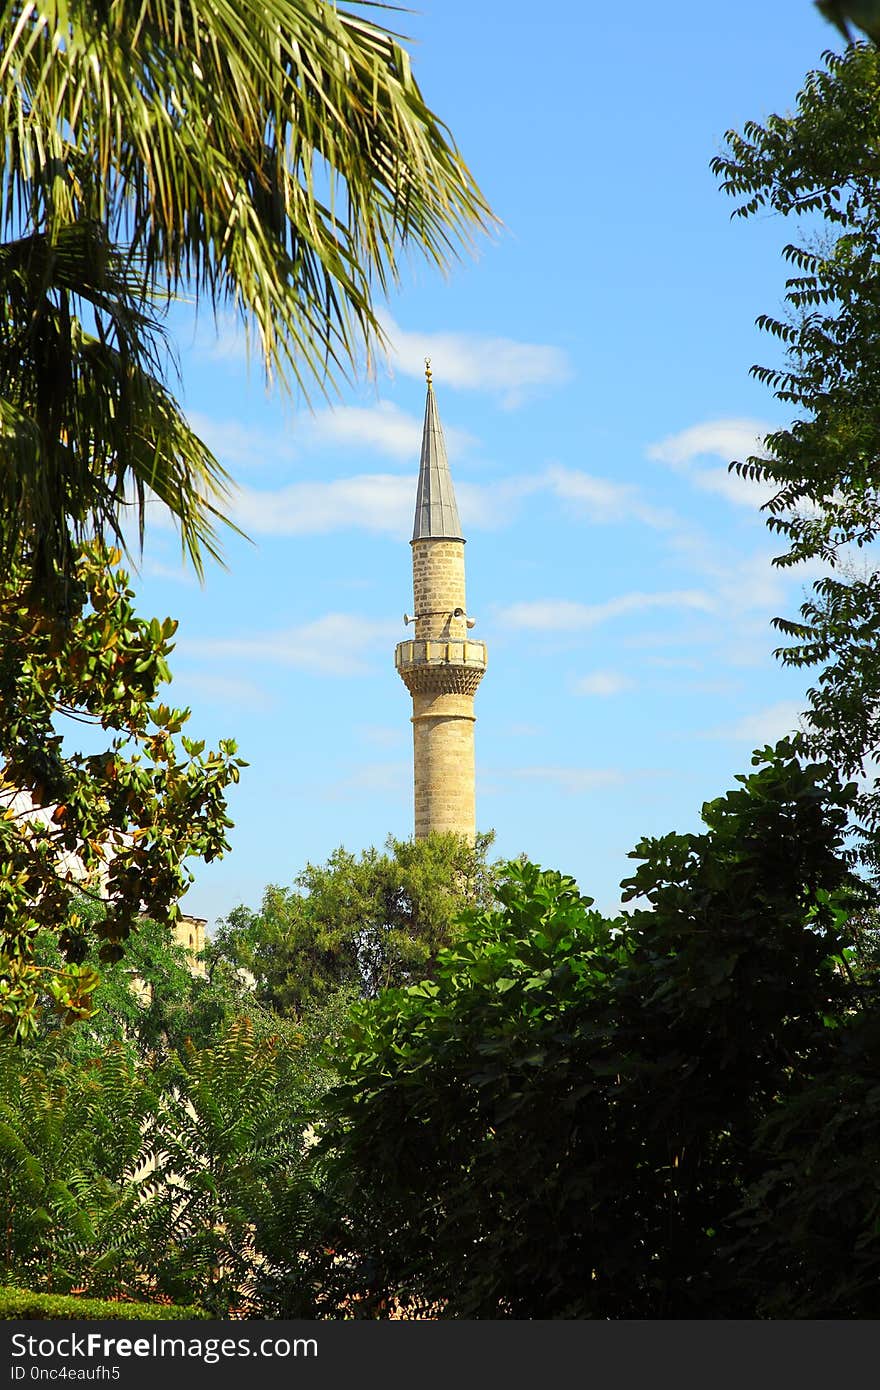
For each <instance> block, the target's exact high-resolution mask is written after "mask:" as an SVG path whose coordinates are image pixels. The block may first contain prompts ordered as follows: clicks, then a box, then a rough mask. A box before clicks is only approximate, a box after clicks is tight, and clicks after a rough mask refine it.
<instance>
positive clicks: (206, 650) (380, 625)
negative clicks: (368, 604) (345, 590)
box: [178, 613, 398, 676]
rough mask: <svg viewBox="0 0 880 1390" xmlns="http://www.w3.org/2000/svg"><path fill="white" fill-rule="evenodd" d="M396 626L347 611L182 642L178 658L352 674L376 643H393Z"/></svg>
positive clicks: (359, 670) (358, 671) (362, 665)
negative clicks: (271, 628) (294, 624)
mask: <svg viewBox="0 0 880 1390" xmlns="http://www.w3.org/2000/svg"><path fill="white" fill-rule="evenodd" d="M397 631H398V624H396V623H392V622H373V621H370V620H369V619H368V618H361V617H358V616H356V615H355V614H349V613H328V614H327V615H326V616H325V617H323V618H317V619H315V621H314V622H311V623H303V624H302V625H301V626H299V627H290V628H284V629H282V630H280V631H278V632H264V633H254V634H253V635H252V636H233V637H198V638H185V639H184V640H182V641H181V642H179V643H178V649H179V652H180V654H181V655H183V656H185V657H191V656H199V657H211V658H220V659H223V658H228V659H230V660H233V661H239V662H241V661H247V662H250V663H252V664H254V665H258V664H261V663H265V664H269V665H276V666H293V667H297V668H299V669H300V670H303V671H311V672H312V673H314V674H316V675H323V676H356V675H360V674H361V673H362V672H363V671H365V670H367V669H368V663H367V661H366V656H367V654H368V653H369V652H370V651H371V649H372V648H373V647H374V646H375V645H376V644H377V643H380V644H381V643H385V642H392V641H393V640H394V638H395V636H396V635H397Z"/></svg>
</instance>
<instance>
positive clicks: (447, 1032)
mask: <svg viewBox="0 0 880 1390" xmlns="http://www.w3.org/2000/svg"><path fill="white" fill-rule="evenodd" d="M755 762H756V764H757V767H756V771H755V772H754V773H753V774H752V775H751V776H749V777H747V778H745V777H744V778H741V779H740V782H741V786H740V787H739V788H738V789H737V790H735V791H732V792H730V793H729V794H728V795H727V796H726V797H723V798H721V799H719V800H718V801H715V802H712V803H710V804H708V805H707V806H706V807H705V808H704V819H705V821H706V825H707V829H706V831H705V833H703V834H702V835H669V836H665V837H663V838H661V839H656V840H649V841H643V842H642V843H641V844H640V845H639V846H638V848H637V850H636V851H635V853H634V857H635V858H637V859H639V860H640V861H641V862H640V864H639V867H638V869H637V871H636V873H635V874H634V876H633V878H632V879H631V880H630V881H629V883H628V885H627V887H628V890H629V893H630V894H631V896H633V898H636V899H641V900H647V902H648V903H649V904H650V906H649V907H642V906H639V907H637V908H636V910H635V911H633V913H632V914H631V916H629V917H628V918H622V919H617V920H615V921H606V920H605V919H603V918H602V917H601V916H600V915H599V914H597V913H595V912H593V911H592V910H591V908H590V902H589V900H588V899H584V898H582V897H581V896H580V894H579V893H578V891H577V889H576V886H575V884H574V883H573V881H572V880H571V879H566V878H564V877H562V876H561V875H559V874H556V873H549V872H545V871H542V870H540V869H538V868H537V866H535V865H532V864H513V865H509V866H508V868H507V874H506V879H505V881H504V882H503V883H502V884H501V885H500V886H499V888H498V897H499V900H500V904H501V906H500V907H499V908H498V910H496V911H493V912H488V913H483V914H471V915H470V918H469V925H468V927H467V930H466V931H465V933H464V935H463V936H462V937H461V938H460V939H459V940H457V941H456V942H455V944H454V945H453V946H452V947H451V948H450V949H449V950H447V951H444V952H441V954H440V956H439V958H438V963H437V970H436V979H435V980H433V981H425V982H423V983H421V984H419V985H416V986H414V987H413V988H410V989H408V990H406V991H392V992H390V993H388V994H385V995H384V996H382V997H380V998H379V999H378V1000H376V1001H375V1002H373V1003H372V1004H369V1005H364V1006H361V1008H360V1010H359V1011H358V1012H357V1014H356V1021H355V1024H354V1026H353V1028H352V1030H351V1033H350V1036H349V1039H348V1041H347V1044H346V1047H345V1052H344V1056H343V1058H342V1067H343V1076H344V1079H343V1084H342V1085H341V1086H340V1087H339V1088H337V1089H336V1090H335V1091H334V1092H332V1093H331V1095H330V1098H329V1105H330V1110H331V1114H332V1116H333V1123H332V1130H331V1133H330V1136H329V1137H328V1139H327V1141H326V1144H327V1146H328V1150H329V1151H330V1152H332V1153H333V1154H335V1161H336V1163H337V1165H338V1173H339V1175H340V1178H341V1179H343V1180H344V1181H346V1182H347V1184H348V1186H347V1188H343V1190H344V1191H345V1192H346V1200H347V1207H346V1219H344V1220H341V1221H340V1224H339V1233H338V1237H337V1242H338V1248H339V1249H340V1251H341V1252H343V1253H345V1255H346V1256H347V1266H346V1267H347V1269H348V1271H349V1278H350V1282H349V1295H350V1296H355V1297H357V1298H360V1299H361V1300H362V1302H361V1305H360V1306H361V1307H362V1308H363V1309H364V1310H365V1311H369V1312H371V1313H372V1315H377V1312H381V1310H382V1308H383V1307H387V1306H388V1300H389V1299H390V1298H392V1297H399V1298H403V1299H404V1300H406V1299H407V1298H408V1297H415V1298H417V1299H419V1300H422V1301H423V1302H424V1301H427V1302H428V1303H435V1304H437V1305H439V1306H440V1307H441V1308H442V1309H443V1312H444V1315H445V1316H450V1317H483V1318H485V1317H490V1318H497V1317H514V1318H523V1317H536V1318H546V1317H579V1318H582V1317H591V1318H682V1317H699V1318H704V1317H737V1316H739V1317H752V1316H758V1315H761V1311H762V1310H763V1309H765V1307H766V1300H767V1290H766V1288H763V1287H762V1290H761V1294H760V1295H759V1294H758V1293H757V1292H756V1287H755V1285H754V1284H747V1283H746V1282H744V1281H743V1280H741V1279H740V1278H739V1275H738V1269H739V1265H740V1264H741V1263H742V1261H743V1256H742V1255H741V1253H739V1247H738V1242H739V1241H740V1239H741V1234H742V1226H741V1221H742V1218H741V1216H740V1215H738V1213H739V1212H740V1209H741V1208H742V1206H743V1203H744V1201H745V1199H746V1194H747V1192H749V1191H752V1192H755V1191H757V1184H758V1183H759V1182H760V1181H761V1180H763V1179H764V1178H765V1177H766V1161H767V1160H766V1147H765V1146H766V1145H767V1144H768V1143H769V1142H770V1141H769V1139H768V1137H767V1126H768V1125H769V1123H770V1121H771V1120H773V1119H774V1118H775V1117H777V1116H781V1115H785V1114H788V1113H793V1111H790V1110H789V1107H791V1106H794V1105H796V1104H800V1103H801V1100H802V1097H803V1096H804V1095H805V1094H806V1093H807V1092H808V1090H809V1088H810V1086H811V1084H812V1083H813V1081H814V1079H815V1078H818V1077H820V1076H822V1075H824V1073H825V1072H826V1071H827V1069H828V1068H829V1066H831V1065H832V1062H833V1059H834V1056H835V1047H836V1043H837V1040H838V1038H839V1036H840V1030H841V1028H842V1026H843V1024H844V1022H845V1020H847V1019H848V1017H849V1016H850V1014H851V1011H852V1009H853V1008H854V1007H855V1000H854V996H853V993H852V989H851V987H850V981H849V977H848V975H847V972H846V949H847V947H846V935H845V933H846V924H847V916H848V913H849V911H850V910H851V909H852V908H855V907H856V906H858V904H859V902H860V900H861V897H862V890H861V889H860V888H859V885H858V884H857V883H856V882H855V880H853V879H852V878H851V876H850V874H849V872H848V870H847V868H846V865H845V862H844V860H843V857H842V853H841V851H842V845H843V836H844V833H845V827H846V823H847V814H848V808H849V806H850V803H851V801H852V796H853V789H852V788H851V787H850V788H846V789H844V788H842V787H841V786H840V785H839V783H838V782H837V780H836V778H835V776H834V774H833V772H832V770H831V769H830V768H829V767H828V766H827V765H826V766H815V765H814V766H801V765H800V764H799V762H798V759H797V757H796V756H795V752H794V750H793V749H792V747H791V746H789V745H788V744H781V745H780V746H779V747H778V748H777V749H776V750H770V749H766V750H764V753H763V754H761V755H760V756H759V755H756V757H755ZM802 1158H803V1155H802V1154H800V1155H799V1157H797V1158H796V1159H795V1161H796V1162H799V1161H801V1159H802ZM860 1220H861V1214H860V1213H856V1214H855V1215H854V1216H853V1223H854V1225H855V1227H857V1228H858V1229H860V1230H861V1229H862V1227H860V1226H859V1222H860ZM852 1229H853V1224H852V1223H851V1225H850V1227H849V1228H847V1231H846V1233H844V1232H843V1231H839V1232H838V1240H839V1242H840V1243H841V1244H845V1243H846V1242H851V1239H852ZM779 1236H780V1231H779V1230H778V1229H777V1227H776V1226H775V1225H774V1227H773V1231H772V1236H771V1235H767V1234H764V1235H762V1237H761V1240H762V1242H763V1244H764V1245H766V1246H768V1247H769V1244H770V1242H771V1239H774V1238H778V1237H779ZM750 1249H751V1256H752V1257H754V1258H755V1259H756V1260H757V1262H758V1265H759V1266H760V1267H761V1268H763V1265H762V1259H763V1257H761V1256H760V1251H759V1250H758V1247H757V1245H753V1246H752V1247H751V1248H750ZM872 1258H873V1256H867V1255H866V1257H865V1263H864V1269H865V1270H870V1268H871V1267H872V1266H871V1259H872ZM756 1277H757V1278H758V1280H759V1283H760V1273H759V1274H758V1275H757V1276H756ZM873 1287H874V1286H873V1284H866V1285H865V1289H866V1295H865V1297H866V1299H867V1300H870V1298H871V1297H875V1295H874V1294H873V1292H868V1291H873ZM762 1298H763V1299H764V1300H765V1302H764V1303H762ZM875 1301H876V1300H875ZM756 1310H758V1311H756Z"/></svg>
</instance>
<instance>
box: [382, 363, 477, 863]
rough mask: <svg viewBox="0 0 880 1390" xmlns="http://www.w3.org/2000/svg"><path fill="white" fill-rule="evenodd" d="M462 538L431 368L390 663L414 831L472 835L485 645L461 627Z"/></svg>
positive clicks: (464, 608) (463, 607) (463, 597)
mask: <svg viewBox="0 0 880 1390" xmlns="http://www.w3.org/2000/svg"><path fill="white" fill-rule="evenodd" d="M464 545H465V543H464V539H463V537H462V535H461V524H460V522H459V519H458V508H457V506H456V502H455V494H454V492H453V489H452V479H451V477H450V474H449V466H448V463H447V461H446V449H445V445H444V442H443V434H442V430H441V428H440V421H439V417H438V416H437V411H436V405H435V403H434V393H433V389H432V386H431V377H430V370H429V372H428V399H427V403H426V407H425V429H424V435H423V439H422V457H421V465H420V470H419V487H418V495H417V500H416V520H415V527H414V530H413V539H412V565H413V602H414V605H415V618H414V621H415V637H414V639H413V640H411V641H406V642H400V643H399V644H398V647H397V652H396V657H395V661H396V665H397V669H398V671H399V672H400V675H401V677H402V679H403V681H404V682H405V684H406V686H407V689H408V690H409V691H410V694H411V695H412V700H413V713H412V725H413V781H414V794H415V833H416V838H417V839H424V837H425V836H427V835H429V834H430V833H431V831H435V830H436V831H450V832H453V833H454V834H458V835H462V836H464V837H465V839H467V840H469V841H470V842H471V843H473V841H474V838H475V836H476V810H475V801H476V794H475V773H474V720H475V716H474V695H475V693H476V690H477V686H478V685H479V683H480V681H481V680H482V677H483V672H484V671H485V669H486V648H485V646H484V644H483V643H482V642H473V641H471V640H470V639H469V637H468V630H469V628H470V627H472V626H473V621H472V620H471V621H469V620H468V617H467V599H466V595H465V576H464Z"/></svg>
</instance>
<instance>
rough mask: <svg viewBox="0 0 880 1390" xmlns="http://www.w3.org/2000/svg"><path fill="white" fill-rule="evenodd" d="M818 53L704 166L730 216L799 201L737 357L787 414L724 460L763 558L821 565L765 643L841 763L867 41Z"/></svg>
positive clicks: (846, 711) (873, 634) (868, 102)
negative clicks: (760, 335) (782, 268)
mask: <svg viewBox="0 0 880 1390" xmlns="http://www.w3.org/2000/svg"><path fill="white" fill-rule="evenodd" d="M838 8H841V9H844V10H846V11H847V13H849V14H850V15H851V17H852V18H853V19H855V21H856V22H857V23H861V22H862V20H861V19H860V18H859V17H858V16H857V14H856V10H858V11H859V13H860V14H861V15H862V16H863V17H864V14H865V13H866V12H867V9H868V8H869V7H868V6H845V7H838ZM825 63H826V66H825V68H824V69H822V70H820V71H817V72H812V73H810V74H809V76H808V78H807V81H806V84H805V86H804V89H803V91H802V92H801V93H800V95H799V96H798V100H797V108H796V111H795V112H794V114H793V115H789V116H778V115H774V116H771V117H769V118H768V120H767V121H766V123H765V124H764V125H763V126H762V125H759V124H758V123H756V122H754V121H752V122H749V123H748V124H747V125H746V126H745V127H744V131H743V133H742V134H741V135H740V134H738V133H737V132H736V131H728V132H727V135H726V140H727V150H726V151H725V153H724V155H723V156H721V157H719V158H717V159H716V160H714V161H713V168H714V170H715V172H716V173H717V174H718V176H719V177H720V179H721V182H722V187H723V188H724V190H725V191H726V192H728V193H729V194H731V195H732V196H733V197H735V198H736V199H737V203H738V206H737V213H738V214H739V215H740V216H743V217H749V216H753V215H756V214H758V215H765V214H766V212H767V211H768V210H769V211H772V212H776V213H779V214H781V215H783V216H785V217H795V218H797V217H799V216H801V215H804V214H806V215H807V218H806V222H805V225H804V226H803V227H802V229H801V236H800V239H799V241H798V243H797V244H794V245H789V246H788V247H787V248H786V250H785V257H786V260H787V262H788V265H789V266H790V268H791V274H790V277H789V278H788V280H787V281H786V304H787V307H788V312H787V314H786V315H785V316H784V317H773V316H770V315H762V316H761V318H759V320H758V322H759V324H760V325H761V326H762V327H763V328H765V329H766V330H767V331H769V332H770V333H771V334H773V335H774V336H775V337H776V338H777V340H778V341H779V342H780V343H781V344H782V345H783V346H784V350H785V360H784V364H783V365H782V366H777V365H774V366H769V367H753V368H752V372H753V374H754V375H755V376H756V377H757V378H758V379H759V380H761V381H763V382H765V383H766V384H767V385H768V386H769V387H770V388H771V389H772V390H773V392H774V394H775V396H776V398H777V400H779V401H781V402H783V403H784V404H785V405H786V406H787V407H791V408H793V409H794V411H795V412H796V418H795V420H794V421H793V423H792V424H791V426H790V427H789V428H788V429H780V430H777V431H775V432H774V433H772V434H770V435H768V437H767V439H766V440H765V448H766V454H765V455H764V456H763V457H760V458H750V459H748V460H746V461H745V462H741V463H737V464H735V465H733V466H734V467H736V469H737V470H738V471H739V472H741V473H742V474H744V475H746V476H750V477H754V478H760V479H763V480H765V481H768V482H771V483H773V484H774V485H775V487H776V488H777V492H776V495H775V496H774V497H773V499H772V500H771V501H770V502H769V503H768V504H767V512H768V524H769V525H770V527H771V528H772V529H773V530H774V531H775V532H776V533H778V534H779V535H780V536H782V537H783V538H784V540H785V542H786V545H787V550H786V551H785V553H784V554H782V555H780V556H779V558H778V560H777V564H781V565H791V564H795V563H797V562H798V561H800V560H805V559H806V560H813V559H816V558H818V559H821V560H823V561H825V562H826V563H827V564H828V565H829V566H830V567H832V569H833V573H832V575H831V576H830V577H826V578H823V579H820V580H819V582H818V583H817V584H816V585H815V586H814V590H813V594H812V596H811V598H810V599H809V600H808V601H807V602H806V603H805V605H804V606H803V608H802V609H801V620H800V621H798V622H792V621H789V620H786V619H777V624H776V625H777V627H778V628H779V629H780V631H782V632H783V633H784V634H785V635H786V636H787V637H789V638H790V639H792V644H791V645H790V646H788V647H784V648H782V649H780V651H779V652H778V653H777V655H778V656H780V657H781V659H782V660H783V662H784V663H785V664H787V665H792V666H798V667H801V666H802V667H806V668H810V667H815V666H818V667H820V668H821V672H820V675H819V678H818V682H817V684H816V686H815V687H814V689H812V690H811V691H810V702H811V704H810V713H809V720H810V729H809V732H808V735H807V738H808V743H809V747H810V748H811V750H812V751H813V752H814V753H818V754H820V755H821V756H823V757H829V758H830V759H832V761H834V762H835V763H836V764H837V765H838V766H839V767H840V768H841V769H842V770H843V771H844V773H845V774H846V775H848V776H855V775H857V774H860V773H862V772H864V771H867V772H868V773H869V774H870V772H871V767H872V764H873V763H874V761H875V758H876V755H877V753H878V751H880V728H878V722H877V713H876V711H877V709H878V704H880V665H878V661H877V648H878V635H880V605H878V594H877V589H878V585H877V574H876V572H875V571H876V561H875V559H874V554H873V549H874V543H875V542H876V539H877V537H878V534H880V405H878V402H880V351H878V344H880V167H878V163H877V159H876V154H875V151H876V149H877V145H878V141H880V51H878V49H877V48H876V47H875V46H874V45H872V44H867V43H862V44H856V45H853V46H852V47H850V48H848V49H847V50H846V51H845V52H844V53H843V54H830V53H829V54H826V55H825ZM817 224H818V225H817ZM858 552H861V553H858ZM857 809H858V816H859V819H860V822H861V825H862V829H863V837H862V839H863V844H862V849H863V852H864V855H865V858H866V859H867V860H868V861H869V863H871V864H872V865H873V867H874V868H875V869H877V868H878V867H880V851H878V844H880V838H878V836H880V795H878V791H877V787H876V783H874V782H873V779H870V777H869V781H868V784H867V786H866V787H865V789H864V791H863V794H862V795H861V796H860V798H859V802H858V807H857Z"/></svg>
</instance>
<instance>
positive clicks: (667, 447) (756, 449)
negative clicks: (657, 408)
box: [647, 419, 772, 468]
mask: <svg viewBox="0 0 880 1390" xmlns="http://www.w3.org/2000/svg"><path fill="white" fill-rule="evenodd" d="M771 429H772V426H771V425H768V424H765V423H764V422H763V421H761V420H749V419H730V420H706V421H704V422H703V424H700V425H691V426H690V427H689V428H688V429H684V430H679V432H678V433H677V434H669V435H667V436H666V438H665V439H661V440H660V441H659V442H658V443H657V444H651V445H650V446H649V448H648V451H647V453H648V458H649V459H657V460H658V462H660V463H668V464H670V465H671V467H673V468H687V467H689V465H690V464H692V463H693V462H694V460H695V459H698V458H702V457H704V456H705V455H707V454H708V455H710V456H712V457H713V458H720V459H724V461H725V462H726V463H729V462H730V461H731V460H732V459H746V458H748V456H749V455H750V454H760V453H762V452H763V449H762V443H763V439H764V436H765V435H766V434H769V433H770V431H771Z"/></svg>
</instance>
